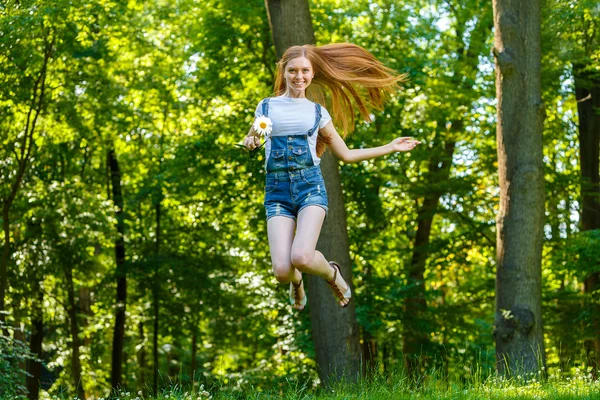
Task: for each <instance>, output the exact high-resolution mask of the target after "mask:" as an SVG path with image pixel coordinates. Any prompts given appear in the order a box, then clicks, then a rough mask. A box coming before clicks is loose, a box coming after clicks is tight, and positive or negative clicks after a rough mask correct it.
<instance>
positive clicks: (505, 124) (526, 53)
mask: <svg viewBox="0 0 600 400" xmlns="http://www.w3.org/2000/svg"><path fill="white" fill-rule="evenodd" d="M493 5H494V27H495V34H494V56H495V58H496V97H497V101H498V106H497V131H496V141H497V148H498V149H497V150H498V177H499V181H500V207H499V211H498V216H497V221H496V222H497V225H496V227H497V272H496V313H495V329H494V337H495V340H496V360H497V368H498V371H499V372H500V373H501V374H503V375H511V374H514V375H516V374H522V373H526V374H528V373H534V374H537V373H538V371H540V370H541V367H542V366H543V365H544V364H545V354H544V342H543V336H542V330H543V323H542V312H541V255H542V240H543V227H544V173H543V158H542V157H543V153H542V130H543V124H544V118H545V111H544V105H543V103H542V100H541V88H540V86H541V83H540V60H541V55H540V27H541V22H540V8H541V7H540V0H530V1H527V2H522V1H518V0H494V2H493Z"/></svg>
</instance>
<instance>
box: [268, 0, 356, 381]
mask: <svg viewBox="0 0 600 400" xmlns="http://www.w3.org/2000/svg"><path fill="white" fill-rule="evenodd" d="M265 3H266V6H267V11H268V14H269V21H270V23H271V30H272V33H273V39H274V42H275V50H276V52H277V56H278V58H280V57H281V56H282V55H283V53H284V51H285V50H286V49H287V48H288V47H290V46H294V45H304V44H314V43H315V35H314V30H313V26H312V21H311V17H310V9H309V5H308V1H307V0H265ZM321 169H322V171H323V176H324V178H325V186H326V188H327V196H328V198H329V215H328V217H327V219H326V220H325V223H324V224H323V229H322V231H321V236H320V238H319V242H318V244H317V248H318V249H319V250H320V251H321V252H323V254H324V255H325V257H327V258H328V259H331V260H336V261H338V262H339V263H340V265H341V266H342V274H343V276H344V278H345V280H346V282H347V283H348V284H349V285H351V286H352V268H351V260H350V249H349V244H348V233H347V226H346V211H345V208H344V199H343V194H342V186H341V180H340V172H339V166H338V161H337V159H336V158H335V156H334V155H333V154H331V152H327V153H325V154H324V156H323V158H322V159H321ZM306 281H307V287H308V291H309V292H310V296H309V303H310V311H311V312H310V316H311V322H312V331H313V341H314V345H315V351H316V356H317V364H318V366H319V376H320V377H321V381H322V382H323V383H324V384H325V385H329V384H331V383H333V382H335V381H338V380H340V379H341V378H342V377H344V378H345V379H349V380H356V379H357V378H358V376H359V369H360V345H359V331H358V324H357V323H356V311H355V308H354V303H353V302H350V304H349V305H348V307H346V308H344V309H340V307H339V305H338V304H337V302H336V301H335V300H334V298H333V297H332V296H331V293H330V289H329V287H328V286H327V284H326V283H325V281H323V280H322V279H318V278H315V277H312V276H311V277H309V278H308V279H307V280H306Z"/></svg>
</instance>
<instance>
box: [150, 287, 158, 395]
mask: <svg viewBox="0 0 600 400" xmlns="http://www.w3.org/2000/svg"><path fill="white" fill-rule="evenodd" d="M153 285H154V289H153V290H152V309H153V316H154V320H153V327H154V332H153V333H152V361H153V362H152V371H153V374H152V375H153V381H152V393H154V395H155V396H156V395H157V394H158V311H159V306H158V293H157V292H158V290H157V288H156V286H157V285H158V282H156V277H155V282H154V284H153Z"/></svg>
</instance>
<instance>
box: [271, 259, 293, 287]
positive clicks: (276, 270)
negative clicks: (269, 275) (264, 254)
mask: <svg viewBox="0 0 600 400" xmlns="http://www.w3.org/2000/svg"><path fill="white" fill-rule="evenodd" d="M273 275H275V279H277V281H278V282H280V283H288V282H291V280H292V278H293V277H294V268H293V267H292V266H291V265H290V264H278V263H275V264H273Z"/></svg>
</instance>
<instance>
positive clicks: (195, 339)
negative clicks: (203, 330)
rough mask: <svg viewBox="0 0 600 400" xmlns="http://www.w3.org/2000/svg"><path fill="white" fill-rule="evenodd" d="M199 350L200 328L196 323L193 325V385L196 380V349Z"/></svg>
mask: <svg viewBox="0 0 600 400" xmlns="http://www.w3.org/2000/svg"><path fill="white" fill-rule="evenodd" d="M197 350H198V329H197V327H196V325H195V324H194V325H193V326H192V366H191V371H190V372H191V373H190V380H191V381H192V386H193V385H194V382H195V380H196V351H197Z"/></svg>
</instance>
